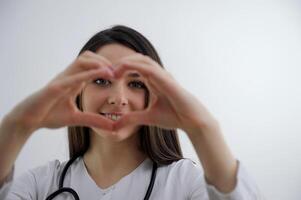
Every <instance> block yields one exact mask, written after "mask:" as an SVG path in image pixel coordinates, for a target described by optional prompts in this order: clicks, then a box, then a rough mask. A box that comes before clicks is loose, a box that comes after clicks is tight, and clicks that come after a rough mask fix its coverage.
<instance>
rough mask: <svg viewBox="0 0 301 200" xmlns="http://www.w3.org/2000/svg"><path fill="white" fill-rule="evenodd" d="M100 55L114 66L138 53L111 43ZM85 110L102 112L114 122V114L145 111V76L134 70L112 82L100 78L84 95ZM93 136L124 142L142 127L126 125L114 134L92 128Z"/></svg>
mask: <svg viewBox="0 0 301 200" xmlns="http://www.w3.org/2000/svg"><path fill="white" fill-rule="evenodd" d="M96 53H97V54H99V55H101V56H103V57H105V58H106V59H108V60H109V61H111V62H112V64H113V65H114V64H115V63H116V62H117V61H119V60H120V59H122V58H124V57H126V56H130V55H133V54H135V53H136V52H135V51H134V50H132V49H130V48H128V47H125V46H123V45H119V44H109V45H105V46H103V47H101V48H100V49H99V50H98V51H97V52H96ZM82 98H83V99H82V102H83V110H84V111H85V112H92V113H99V114H102V115H103V116H104V117H108V118H110V119H111V120H116V118H115V116H112V115H109V113H112V112H120V113H128V112H134V111H139V110H143V109H144V108H145V101H146V88H145V85H144V81H143V77H142V76H141V75H139V74H138V77H137V73H135V72H133V71H128V72H126V73H125V74H124V75H123V77H121V78H119V79H116V80H108V79H103V78H101V77H99V78H98V79H96V80H94V81H92V82H90V83H88V84H87V85H86V86H85V88H84V90H83V94H82ZM91 129H92V131H93V133H96V134H97V135H99V136H101V137H103V138H106V139H110V140H114V141H120V140H124V139H126V138H128V137H130V136H132V135H133V134H135V133H137V131H138V129H139V127H138V126H131V125H128V126H125V127H123V128H121V129H120V130H118V131H117V134H114V135H112V134H111V133H110V131H106V130H103V129H99V128H94V127H91Z"/></svg>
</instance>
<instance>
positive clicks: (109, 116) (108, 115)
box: [100, 113, 121, 121]
mask: <svg viewBox="0 0 301 200" xmlns="http://www.w3.org/2000/svg"><path fill="white" fill-rule="evenodd" d="M100 114H101V115H103V116H105V117H106V118H109V119H111V120H113V121H117V120H118V119H120V117H121V115H120V114H111V113H100Z"/></svg>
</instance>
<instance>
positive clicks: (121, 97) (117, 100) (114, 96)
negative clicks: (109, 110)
mask: <svg viewBox="0 0 301 200" xmlns="http://www.w3.org/2000/svg"><path fill="white" fill-rule="evenodd" d="M108 104H112V105H118V106H125V105H127V104H128V98H127V97H126V94H125V91H124V89H123V88H122V87H118V89H115V90H113V91H112V92H111V95H110V96H109V97H108Z"/></svg>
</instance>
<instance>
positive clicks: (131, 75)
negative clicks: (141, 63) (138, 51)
mask: <svg viewBox="0 0 301 200" xmlns="http://www.w3.org/2000/svg"><path fill="white" fill-rule="evenodd" d="M128 77H132V78H136V77H140V75H139V74H138V73H129V74H128Z"/></svg>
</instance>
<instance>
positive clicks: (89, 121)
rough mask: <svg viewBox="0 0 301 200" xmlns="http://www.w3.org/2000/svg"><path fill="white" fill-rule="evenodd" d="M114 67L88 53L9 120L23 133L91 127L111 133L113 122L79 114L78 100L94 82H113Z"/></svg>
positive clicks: (24, 102) (80, 57)
mask: <svg viewBox="0 0 301 200" xmlns="http://www.w3.org/2000/svg"><path fill="white" fill-rule="evenodd" d="M111 66H112V63H111V62H110V61H109V60H107V59H106V58H104V57H102V56H100V55H98V54H96V53H93V52H91V51H86V52H84V53H82V54H81V55H80V56H78V57H77V58H76V59H75V61H74V62H72V63H71V65H70V66H69V67H67V68H66V69H65V70H64V71H63V72H61V73H60V74H59V75H58V76H56V77H55V78H54V79H52V80H51V81H50V82H49V83H48V84H47V85H46V86H45V87H43V88H42V89H40V90H38V91H37V92H35V93H33V94H32V95H30V96H29V97H27V98H26V99H25V100H23V101H22V102H20V103H19V104H18V105H17V106H16V107H14V108H13V110H12V111H11V112H9V113H8V114H7V116H6V117H7V118H8V119H9V120H10V121H11V122H13V123H15V125H16V126H18V127H19V128H22V129H26V130H31V132H33V131H35V130H37V129H38V128H61V127H64V126H88V127H91V126H93V127H97V128H102V129H106V130H112V128H113V125H112V120H109V119H107V118H105V117H103V116H101V115H100V114H94V113H87V112H82V111H80V110H79V109H78V108H77V106H76V103H75V99H76V96H77V95H79V94H80V92H81V90H82V89H83V88H84V86H85V85H86V84H87V83H88V82H90V81H91V80H93V79H96V78H99V77H102V78H108V79H110V78H112V77H113V76H114V75H113V73H112V70H111V69H112V68H111Z"/></svg>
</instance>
